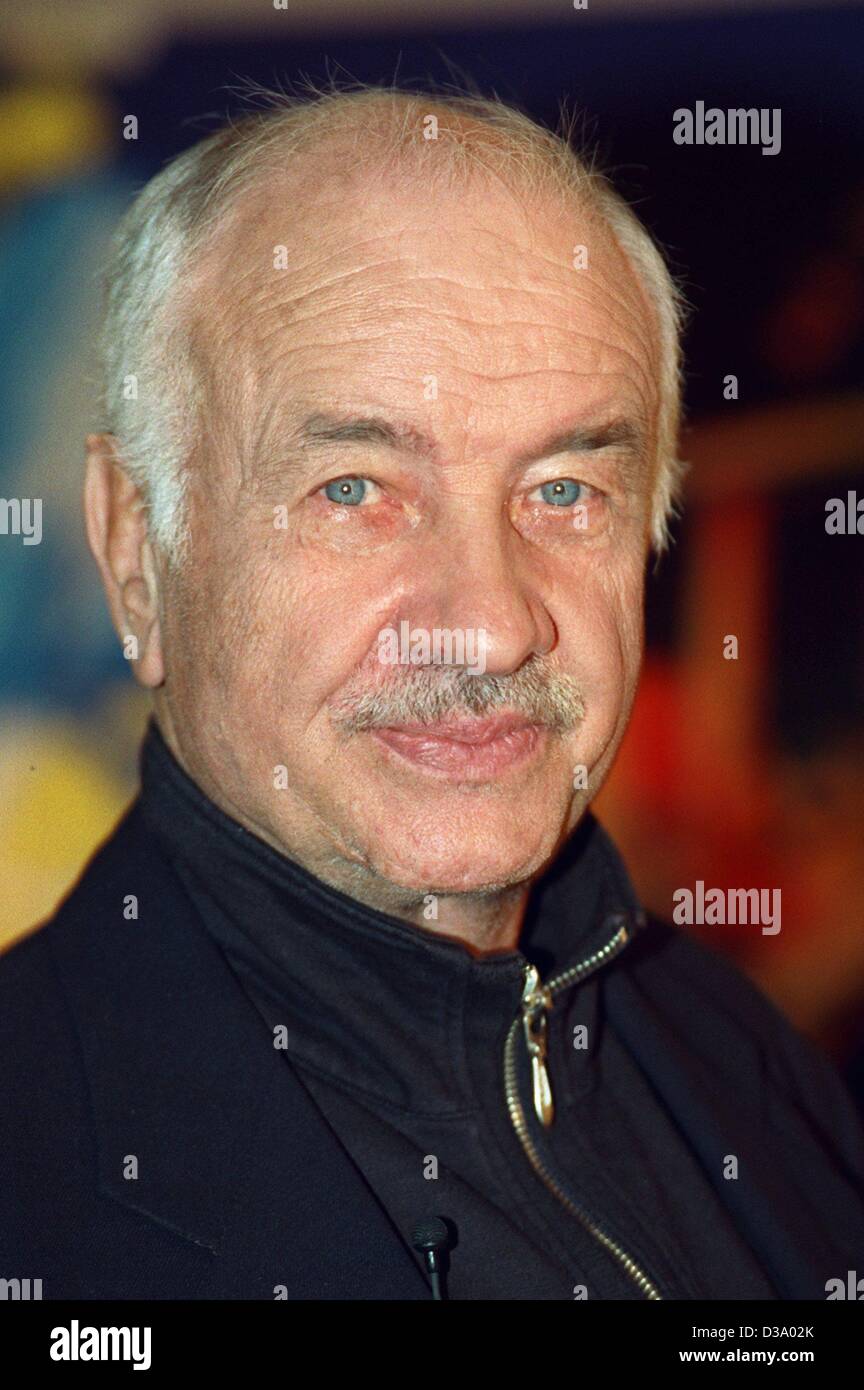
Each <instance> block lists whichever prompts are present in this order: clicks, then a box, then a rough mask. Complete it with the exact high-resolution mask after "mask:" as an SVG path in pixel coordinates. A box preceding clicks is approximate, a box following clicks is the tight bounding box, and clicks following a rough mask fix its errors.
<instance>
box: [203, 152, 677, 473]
mask: <svg viewBox="0 0 864 1390" xmlns="http://www.w3.org/2000/svg"><path fill="white" fill-rule="evenodd" d="M310 178H311V175H310ZM195 282H196V283H195V291H194V301H195V333H194V340H195V349H194V350H195V353H196V357H197V358H198V360H199V365H200V366H201V367H202V368H203V375H204V377H205V380H206V383H207V387H206V389H207V390H208V392H209V394H210V397H211V405H212V406H213V408H214V409H221V410H222V412H223V413H225V414H226V416H227V420H226V422H225V423H226V426H227V424H228V423H229V421H230V424H231V425H232V426H233V427H234V428H235V429H236V430H238V431H239V430H241V429H242V430H243V431H244V432H248V427H250V426H252V427H254V428H255V429H256V430H257V429H259V428H260V425H261V420H262V418H263V417H264V416H268V417H269V416H271V415H273V414H274V413H275V414H276V415H278V416H284V415H289V414H290V412H291V410H292V406H293V405H295V404H296V406H297V408H298V409H300V408H302V409H303V410H304V411H307V410H308V409H309V407H310V404H311V405H312V406H314V404H315V403H316V402H319V403H320V404H321V406H322V407H327V406H331V405H334V404H338V405H342V404H345V405H351V404H356V405H357V406H358V407H359V406H360V405H362V404H363V403H364V400H365V401H367V402H368V403H369V404H372V403H374V404H376V405H379V406H382V405H383V406H388V405H389V406H390V407H392V409H393V410H395V411H396V412H397V413H398V412H403V413H406V414H410V404H411V401H412V399H413V397H414V396H416V395H417V394H418V388H419V387H420V386H422V385H425V386H426V388H427V390H426V394H425V395H424V396H423V397H422V399H424V400H426V401H428V383H429V381H430V379H431V380H434V382H435V386H436V389H435V395H436V397H437V396H438V387H439V386H440V388H441V393H442V394H441V398H440V399H441V400H442V410H441V411H439V414H440V413H442V412H443V409H444V406H446V404H447V402H448V401H449V402H450V403H451V404H455V403H456V402H458V401H459V400H463V401H464V400H467V399H468V397H471V399H472V400H473V403H474V408H473V412H472V418H474V419H478V420H479V419H480V418H481V417H482V415H483V408H484V402H485V404H486V405H487V407H488V409H487V415H488V417H489V419H488V420H487V425H488V424H489V422H490V421H493V422H494V419H495V418H496V413H497V415H499V416H500V417H501V423H502V426H504V427H506V426H507V425H508V423H509V422H508V421H507V420H506V419H505V418H504V416H505V415H506V414H507V413H508V411H511V410H512V412H514V413H524V410H525V408H526V405H528V406H531V407H533V405H534V403H535V402H540V403H542V402H543V400H544V398H545V397H547V396H548V398H549V408H550V410H553V411H554V409H556V408H557V406H558V405H559V404H560V405H561V406H562V407H563V404H564V400H565V397H566V396H567V394H568V391H569V390H570V387H571V385H573V384H575V383H576V382H577V381H578V382H579V385H580V391H581V393H582V395H583V397H590V396H591V394H592V391H594V393H595V394H597V396H598V403H599V404H601V405H602V401H600V400H599V398H600V397H602V396H603V395H604V393H605V394H606V395H610V394H611V395H614V394H615V393H616V392H617V394H618V395H619V396H620V397H621V399H620V400H619V401H618V402H617V408H618V409H619V410H621V409H626V410H629V411H630V412H631V413H636V414H638V413H641V415H642V416H643V418H644V420H645V423H646V427H647V428H648V429H650V427H651V425H652V423H653V417H654V415H655V413H656V407H657V380H656V374H657V362H658V351H657V343H656V323H655V320H654V315H653V311H652V310H651V308H650V305H649V304H648V301H647V297H646V295H645V292H644V290H643V288H642V286H641V285H640V284H639V282H638V279H637V277H636V276H635V274H634V272H633V271H632V269H631V267H630V265H629V263H628V262H627V260H626V258H625V257H624V255H623V253H622V251H621V250H620V248H619V246H618V244H617V242H616V240H615V238H614V236H613V235H612V233H611V231H610V229H609V228H608V226H607V225H606V223H605V222H604V221H603V219H602V218H601V217H600V216H599V214H598V213H597V212H596V211H595V210H594V209H593V208H591V207H590V206H588V205H586V204H585V203H584V202H579V201H578V200H574V201H573V202H572V203H568V204H567V205H566V206H562V205H561V203H560V202H559V201H557V200H553V199H545V200H544V199H543V198H542V197H539V196H535V197H529V196H528V195H527V194H525V193H523V194H522V195H520V194H519V193H518V192H514V191H513V190H511V189H509V188H508V187H506V186H505V185H503V184H502V183H501V181H500V180H496V179H494V178H492V177H485V176H475V177H473V178H472V179H471V180H469V181H467V182H466V183H465V184H464V186H461V187H458V188H455V187H452V186H449V187H444V188H442V187H434V186H427V187H424V186H422V185H421V184H419V183H418V182H417V181H416V180H406V179H405V178H404V177H402V176H400V175H397V174H394V173H393V172H392V171H390V172H383V171H382V172H381V173H379V174H378V175H377V176H372V177H370V176H368V175H366V176H365V177H364V179H363V180H362V181H360V180H358V179H357V178H354V177H352V176H351V175H350V172H348V171H346V170H345V169H344V168H342V167H339V168H338V169H336V170H331V171H330V177H324V176H322V177H321V179H320V181H319V182H318V184H317V185H316V186H314V187H305V188H304V187H298V185H297V181H296V179H295V180H293V181H292V182H290V183H289V184H287V185H286V184H284V183H280V181H279V180H278V179H274V180H273V181H272V182H271V183H270V184H265V185H262V187H261V188H260V189H259V190H257V191H256V192H255V194H254V195H250V196H247V198H246V199H245V200H244V202H243V204H242V205H241V206H239V207H238V208H237V209H235V211H234V212H233V214H232V216H231V218H230V220H229V221H228V222H227V223H226V225H225V226H224V228H223V229H222V230H221V232H220V235H219V236H218V237H216V238H214V239H213V241H212V243H211V246H210V247H209V249H208V251H207V253H206V255H205V256H204V257H202V260H201V263H200V265H199V266H198V268H197V271H196V275H195ZM448 388H449V393H448ZM595 388H596V391H595ZM252 417H254V418H252ZM238 447H239V439H238ZM243 452H245V449H244V450H243Z"/></svg>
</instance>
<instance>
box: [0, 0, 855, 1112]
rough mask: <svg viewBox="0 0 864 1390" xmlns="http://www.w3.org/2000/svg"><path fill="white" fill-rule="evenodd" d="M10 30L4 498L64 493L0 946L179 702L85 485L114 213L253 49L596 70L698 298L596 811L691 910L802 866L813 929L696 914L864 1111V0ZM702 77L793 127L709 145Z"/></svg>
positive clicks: (690, 1) (22, 748) (330, 11)
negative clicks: (94, 525)
mask: <svg viewBox="0 0 864 1390" xmlns="http://www.w3.org/2000/svg"><path fill="white" fill-rule="evenodd" d="M0 54H2V55H3V58H2V60H0V61H2V67H0V323H2V334H0V496H2V497H3V498H11V497H17V498H41V499H42V500H43V534H42V541H41V543H40V544H38V545H24V544H23V543H22V540H21V538H20V537H18V536H14V535H2V534H0V949H2V948H4V947H6V946H8V945H9V944H11V943H12V942H13V941H14V940H15V939H16V938H17V937H19V936H20V935H22V934H23V933H24V932H26V931H27V930H29V929H30V928H32V927H33V925H34V924H35V923H37V922H39V921H41V920H42V919H44V917H46V916H47V915H48V914H49V913H50V912H51V910H52V909H53V907H54V906H55V904H56V902H57V900H58V899H59V898H60V897H61V896H62V895H64V894H65V892H66V891H67V890H68V888H69V886H70V885H71V883H72V882H73V881H74V879H75V878H76V877H77V876H78V874H79V872H80V870H81V867H82V865H83V863H84V861H85V860H86V858H87V857H88V856H89V854H90V853H91V852H92V850H93V849H94V847H95V846H96V845H97V844H98V843H99V841H100V840H101V839H103V838H104V837H105V836H106V835H107V834H108V833H109V832H110V830H111V828H112V827H113V825H114V824H115V822H116V820H117V818H118V816H119V814H120V813H121V811H122V810H123V808H124V807H125V805H126V804H127V803H128V801H129V799H130V798H131V796H132V795H133V794H134V791H135V786H136V777H137V766H136V757H137V750H138V744H139V742H140V737H141V732H142V729H143V725H144V721H145V718H146V714H147V710H148V703H147V700H146V698H145V697H144V696H143V695H142V694H141V693H140V692H139V691H138V689H137V687H136V686H135V685H134V682H133V681H132V678H131V676H130V673H129V668H128V664H127V663H126V662H125V661H124V660H123V659H122V656H121V654H120V648H119V645H118V642H117V639H116V638H115V636H114V633H113V631H112V629H111V626H110V623H109V620H108V616H107V611H106V608H105V603H104V600H103V596H102V591H101V588H100V586H99V583H98V580H97V576H96V571H95V567H94V566H93V564H92V562H91V561H90V559H89V555H88V553H87V549H86V543H85V539H84V530H83V524H82V521H81V509H80V491H81V483H82V476H83V469H82V465H83V440H84V436H85V434H86V433H87V432H88V431H90V430H92V429H96V428H97V427H99V425H100V424H101V422H100V421H99V419H98V416H97V415H96V411H95V406H94V391H93V365H92V359H91V351H92V342H93V334H94V329H95V324H96V316H97V310H98V275H99V270H100V266H101V264H102V261H103V258H104V252H105V243H106V239H107V237H108V235H109V232H110V230H111V228H112V226H113V224H114V222H115V221H116V219H117V218H118V217H119V215H120V213H121V212H122V211H123V209H124V208H125V207H126V205H127V204H128V201H129V200H130V198H131V197H132V196H133V195H134V193H135V192H136V190H137V189H138V188H140V187H141V186H142V184H143V183H145V182H146V180H147V179H148V178H150V177H151V175H152V174H154V173H155V172H156V171H157V170H158V169H159V168H160V167H161V166H162V164H163V163H164V162H165V161H166V160H167V159H169V158H171V157H172V156H173V155H175V154H177V153H178V152H179V151H180V150H182V149H184V148H185V147H186V146H188V145H189V144H191V143H193V142H194V141H195V140H197V139H199V138H200V137H201V136H203V135H204V134H206V133H207V132H208V131H209V130H211V129H213V128H214V127H215V126H216V125H217V124H219V123H221V122H222V120H224V118H225V116H226V115H227V114H228V113H229V112H231V111H236V110H238V109H239V108H240V106H241V102H240V99H239V97H238V95H237V87H238V84H239V83H240V82H242V80H243V79H245V78H254V79H256V80H257V81H259V82H263V83H265V84H267V85H271V86H272V85H280V84H281V85H285V84H290V83H292V82H294V81H295V80H296V79H298V78H302V77H304V76H308V77H311V78H313V79H320V78H322V77H325V76H326V75H327V74H328V73H330V74H334V75H336V76H340V75H341V76H343V77H345V78H347V79H361V80H365V81H371V82H389V81H392V80H393V79H394V77H395V78H397V79H398V80H399V81H401V82H403V83H406V84H411V85H419V86H422V85H424V84H425V83H427V82H429V81H438V82H441V81H445V82H446V81H452V80H457V79H458V77H459V75H460V74H464V75H467V76H468V77H470V78H471V79H472V80H473V81H474V82H475V83H476V84H477V86H478V87H479V88H480V89H481V90H483V91H484V92H486V93H489V92H491V91H493V90H494V91H495V92H497V93H498V95H500V96H501V97H503V98H504V99H505V100H509V101H511V102H513V103H515V104H516V105H518V106H520V107H522V108H523V109H524V110H526V111H528V112H529V113H530V114H531V115H532V116H534V117H535V118H536V119H538V120H540V121H543V122H546V123H550V124H554V122H555V118H556V113H557V108H558V103H559V100H560V99H561V98H562V97H564V96H566V97H567V98H568V101H569V102H570V104H571V105H574V106H575V107H576V108H577V110H578V111H579V113H580V128H581V130H582V131H583V132H584V135H585V137H586V138H588V139H589V140H596V141H597V142H598V144H599V150H600V155H601V161H602V163H603V166H604V167H606V168H607V169H609V170H610V171H611V172H612V173H613V175H614V177H615V179H616V182H617V184H618V186H619V188H620V189H621V190H622V191H623V192H624V194H625V195H626V196H627V197H628V198H629V199H630V200H631V201H632V202H633V203H634V204H635V205H636V207H637V209H638V211H639V213H640V215H641V217H642V218H643V220H644V221H645V222H646V223H647V225H648V226H649V227H650V228H651V229H652V231H653V232H654V233H655V235H656V236H657V237H658V238H659V240H660V241H661V243H662V245H663V246H664V247H665V249H666V252H667V255H668V257H669V259H670V261H671V264H672V267H673V269H674V271H675V272H676V274H677V275H678V276H679V277H681V279H682V281H683V284H684V287H685V290H686V293H687V296H688V299H689V301H690V303H691V305H692V317H691V324H690V327H689V330H688V334H687V340H686V355H687V425H686V428H685V431H684V434H683V439H682V447H681V453H682V456H683V457H684V458H686V459H688V460H689V461H690V462H691V464H692V468H691V473H690V477H689V482H688V487H687V497H686V510H685V514H684V516H683V518H682V520H681V521H680V522H679V523H677V524H676V526H675V532H674V534H675V541H674V546H673V549H672V553H671V555H668V556H667V557H665V558H664V560H663V561H662V563H661V564H660V566H659V569H657V571H656V572H653V573H651V574H650V575H649V580H648V654H647V660H646V666H645V673H644V678H643V682H642V686H641V690H640V694H639V697H638V700H637V705H636V708H635V711H634V716H633V720H632V724H631V727H630V729H629V731H628V734H627V738H626V741H625V744H624V746H623V748H622V752H621V754H620V757H619V760H618V763H617V765H616V768H615V771H614V773H613V775H612V777H611V779H610V782H609V784H608V786H607V787H606V788H605V789H604V791H603V794H602V796H601V798H600V801H599V802H598V803H597V807H596V809H597V811H598V814H599V815H600V817H601V819H602V820H604V822H605V823H606V824H607V826H608V827H609V829H610V830H611V832H612V834H613V835H614V836H615V837H616V838H617V840H618V843H619V844H620V846H621V848H622V850H623V853H624V855H625V857H626V859H627V861H628V863H629V866H630V868H631V871H632V874H633V877H634V880H635V882H636V884H637V887H638V889H639V890H640V892H641V894H642V896H643V899H644V900H645V902H646V904H647V905H648V906H649V907H651V908H652V909H653V910H654V911H656V912H658V913H659V914H661V915H663V916H665V917H667V918H669V917H670V916H671V914H672V908H673V902H672V894H673V893H674V891H675V890H676V889H677V888H681V887H690V888H693V886H694V885H695V883H696V881H697V880H700V879H701V880H702V881H703V882H704V883H705V885H706V887H720V888H732V887H739V888H751V887H757V888H778V887H779V888H780V889H781V892H782V930H781V932H780V933H779V934H778V935H763V934H762V933H761V931H760V928H759V926H758V925H756V926H746V925H745V926H735V927H719V926H715V927H712V926H705V927H694V928H690V930H693V931H694V932H695V933H697V934H698V935H699V936H700V937H702V938H703V939H705V940H706V941H708V942H709V944H711V945H713V946H715V947H717V948H718V949H720V950H722V951H723V952H725V953H727V954H728V955H729V956H730V957H731V958H733V959H734V960H735V961H736V962H737V963H738V964H739V965H740V966H741V967H742V968H743V969H744V970H745V971H746V972H747V973H748V974H749V975H750V976H751V977H752V978H753V979H754V980H755V981H756V982H757V983H758V984H759V985H760V986H761V987H762V988H763V989H764V990H765V991H766V992H767V993H768V994H769V995H770V996H771V997H772V998H773V999H774V1000H775V1001H776V1003H777V1004H778V1005H779V1007H780V1008H781V1009H783V1011H784V1012H785V1013H786V1014H787V1015H788V1016H789V1017H790V1018H791V1019H792V1021H793V1022H794V1023H795V1024H796V1025H797V1026H798V1027H799V1028H800V1029H801V1030H802V1031H803V1032H805V1033H807V1034H809V1035H810V1036H811V1037H812V1038H813V1039H814V1040H815V1041H817V1042H818V1043H819V1044H820V1045H821V1046H822V1047H824V1048H825V1050H826V1051H827V1052H828V1053H829V1055H831V1056H832V1057H833V1058H834V1059H835V1061H836V1062H837V1064H838V1066H839V1067H840V1068H841V1070H842V1071H843V1072H844V1074H845V1076H846V1079H847V1081H848V1082H849V1084H850V1086H851V1087H852V1088H853V1090H854V1091H855V1093H856V1095H857V1096H858V1099H859V1101H860V1102H861V1104H862V1107H864V713H862V710H864V699H862V695H864V619H862V614H864V563H862V559H864V536H858V535H854V534H850V535H829V534H827V533H826V530H825V515H826V513H825V505H826V502H827V501H828V500H829V499H830V498H834V497H839V498H843V499H845V498H846V496H847V493H848V492H849V491H855V490H856V489H857V495H858V497H860V498H862V499H864V389H862V382H864V374H862V365H864V260H862V251H864V163H862V147H864V120H862V115H864V15H862V10H861V7H860V6H859V5H857V4H843V3H832V0H822V3H819V4H815V5H814V4H810V5H803V6H799V5H794V4H784V3H771V2H770V0H761V3H760V0H750V2H749V3H747V0H739V2H738V3H734V0H728V2H727V3H723V0H713V2H712V0H704V2H702V0H589V3H588V7H587V9H581V8H577V7H576V6H575V5H574V4H573V0H436V2H435V4H434V5H418V4H417V3H416V0H284V3H283V0H124V3H123V4H122V5H115V4H114V3H113V0H104V2H103V0H64V3H63V4H62V5H51V4H47V3H45V0H15V3H14V5H13V4H10V5H7V6H6V7H5V8H4V10H3V12H2V14H0ZM697 101H704V102H705V104H706V106H717V107H720V108H723V109H726V108H730V107H757V108H768V109H772V108H780V109H781V111H782V148H781V151H780V153H779V154H776V155H773V156H770V155H762V153H761V150H760V148H759V147H753V146H729V145H725V146H722V145H718V146H712V147H707V146H695V145H694V146H682V145H676V144H675V143H674V142H673V140H672V128H673V123H672V113H673V111H674V110H675V109H677V108H679V107H690V108H693V107H694V106H695V103H696V102H697ZM129 116H134V117H136V118H137V138H134V139H128V138H124V131H125V132H127V133H128V132H129V128H130V123H129V122H128V120H127V119H126V118H127V117H129ZM730 374H732V375H734V376H735V377H736V378H737V383H738V387H737V399H727V398H726V397H727V396H728V395H729V391H728V388H727V378H728V377H729V375H730ZM724 391H725V394H724ZM862 526H864V521H862ZM727 634H735V635H736V636H737V638H738V642H739V658H738V660H737V661H729V660H725V659H724V657H723V642H724V637H725V636H726V635H727Z"/></svg>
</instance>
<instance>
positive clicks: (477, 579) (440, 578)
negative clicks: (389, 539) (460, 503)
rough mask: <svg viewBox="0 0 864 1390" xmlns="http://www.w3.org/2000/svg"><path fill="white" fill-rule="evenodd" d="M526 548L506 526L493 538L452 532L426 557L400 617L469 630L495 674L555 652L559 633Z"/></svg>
mask: <svg viewBox="0 0 864 1390" xmlns="http://www.w3.org/2000/svg"><path fill="white" fill-rule="evenodd" d="M522 545H523V543H521V542H519V540H518V537H515V536H513V535H512V534H511V533H509V532H508V530H507V528H506V526H505V525H502V526H501V528H500V530H498V531H497V532H496V533H495V534H494V535H493V534H491V533H490V531H489V530H488V529H486V530H485V531H482V530H480V528H475V527H469V526H466V525H462V526H460V527H452V528H450V529H449V530H448V533H447V535H446V537H438V538H437V539H436V541H435V543H434V544H433V545H432V546H431V547H430V548H429V551H428V552H427V553H425V554H424V555H423V556H422V559H421V565H422V566H423V568H424V570H425V573H424V574H421V575H419V576H418V578H419V581H420V582H419V583H417V584H415V586H414V588H413V590H412V593H411V595H410V597H409V596H407V595H406V601H405V605H404V610H403V612H402V614H401V616H402V617H403V618H408V620H409V621H410V623H411V625H412V627H413V628H422V629H428V630H429V631H432V630H433V629H435V628H446V629H450V630H461V631H463V632H465V633H466V634H467V633H469V632H470V633H472V634H473V636H474V641H475V645H476V643H477V642H478V641H480V642H482V646H481V648H480V650H481V651H482V652H483V653H484V661H485V671H486V673H488V674H490V675H496V674H497V675H504V674H508V673H512V672H513V671H516V670H518V669H519V667H520V666H522V665H523V663H524V662H525V661H527V660H528V659H529V657H531V656H534V655H540V656H542V655H545V654H546V653H547V652H550V651H552V649H553V648H554V646H555V643H556V640H557V630H556V627H555V624H554V622H553V620H552V617H551V615H550V613H549V611H548V609H547V607H546V604H545V602H544V601H543V597H542V594H541V591H540V588H539V586H538V582H537V581H538V576H537V575H536V574H532V572H531V569H530V562H529V557H527V556H525V555H524V554H522V553H521V549H520V547H521V546H522ZM480 634H484V635H483V636H481V635H480Z"/></svg>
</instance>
